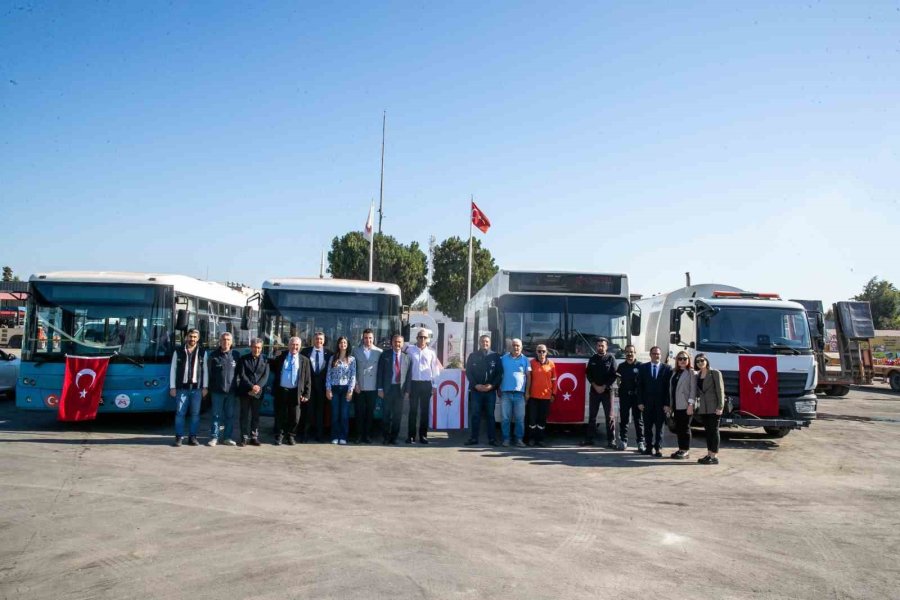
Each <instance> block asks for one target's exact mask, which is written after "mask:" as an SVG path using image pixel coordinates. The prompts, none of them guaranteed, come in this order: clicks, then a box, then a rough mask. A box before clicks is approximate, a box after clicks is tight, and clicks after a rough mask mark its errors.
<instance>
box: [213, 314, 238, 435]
mask: <svg viewBox="0 0 900 600" xmlns="http://www.w3.org/2000/svg"><path fill="white" fill-rule="evenodd" d="M232 339H233V338H232V337H231V334H230V333H228V332H227V331H226V332H224V333H223V334H222V335H220V336H219V345H218V346H216V349H215V350H213V351H212V352H210V353H209V356H208V358H207V360H208V362H209V395H210V396H211V397H212V411H211V412H212V423H211V425H210V430H209V441H208V442H206V445H207V446H215V445H216V444H218V443H219V429H220V428H221V427H222V426H223V425H224V429H225V431H224V432H223V436H224V441H225V444H226V445H228V446H234V445H235V443H234V437H233V436H232V432H233V430H234V413H235V407H236V406H235V405H236V404H237V396H236V390H235V382H236V377H237V365H238V360H240V358H241V354H240V352H238V351H237V350H234V349H232V347H231V344H232Z"/></svg>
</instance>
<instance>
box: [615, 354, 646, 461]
mask: <svg viewBox="0 0 900 600" xmlns="http://www.w3.org/2000/svg"><path fill="white" fill-rule="evenodd" d="M640 366H641V363H639V362H638V361H637V360H635V357H634V346H632V345H631V344H628V345H627V346H625V362H623V363H619V367H618V368H617V369H616V372H617V373H618V375H619V450H628V422H629V421H630V418H631V417H634V438H635V441H637V446H638V452H643V451H644V450H645V448H646V447H645V446H644V419H643V417H642V414H641V409H639V408H638V401H637V392H638V375H639V372H640Z"/></svg>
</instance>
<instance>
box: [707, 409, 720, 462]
mask: <svg viewBox="0 0 900 600" xmlns="http://www.w3.org/2000/svg"><path fill="white" fill-rule="evenodd" d="M721 420H722V417H721V416H720V415H716V414H712V415H703V428H704V429H705V430H706V449H707V450H709V451H710V452H713V453H717V452H718V451H719V423H720V422H721Z"/></svg>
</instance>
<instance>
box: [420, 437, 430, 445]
mask: <svg viewBox="0 0 900 600" xmlns="http://www.w3.org/2000/svg"><path fill="white" fill-rule="evenodd" d="M419 443H420V444H425V445H426V446H427V445H428V444H429V443H430V442H429V441H428V438H426V437H423V438H419Z"/></svg>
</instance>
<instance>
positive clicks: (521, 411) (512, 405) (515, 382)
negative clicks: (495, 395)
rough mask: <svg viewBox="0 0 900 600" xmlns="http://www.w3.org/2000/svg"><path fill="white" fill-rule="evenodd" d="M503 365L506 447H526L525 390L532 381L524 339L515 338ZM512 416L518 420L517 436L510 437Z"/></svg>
mask: <svg viewBox="0 0 900 600" xmlns="http://www.w3.org/2000/svg"><path fill="white" fill-rule="evenodd" d="M500 363H501V364H502V365H503V379H502V380H501V382H500V410H501V414H502V417H503V421H502V422H501V424H500V431H501V432H502V434H503V443H502V444H501V445H502V446H504V447H507V446H509V444H510V442H511V441H512V443H513V445H515V446H519V447H524V446H525V442H524V441H522V437H523V436H524V435H525V390H527V389H528V386H529V384H530V383H531V381H530V380H531V364H530V362H529V360H528V359H527V358H526V357H525V355H524V354H522V340H520V339H519V338H514V339H513V341H512V350H511V351H510V352H507V353H506V354H504V355H503V356H502V357H501V358H500ZM512 418H515V420H516V428H515V437H514V438H510V435H509V433H510V432H509V426H510V421H511V419H512Z"/></svg>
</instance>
